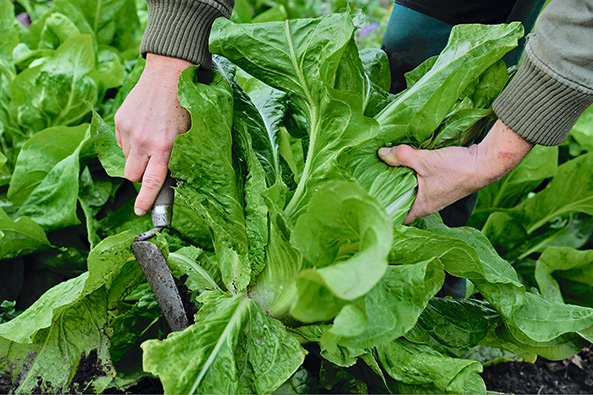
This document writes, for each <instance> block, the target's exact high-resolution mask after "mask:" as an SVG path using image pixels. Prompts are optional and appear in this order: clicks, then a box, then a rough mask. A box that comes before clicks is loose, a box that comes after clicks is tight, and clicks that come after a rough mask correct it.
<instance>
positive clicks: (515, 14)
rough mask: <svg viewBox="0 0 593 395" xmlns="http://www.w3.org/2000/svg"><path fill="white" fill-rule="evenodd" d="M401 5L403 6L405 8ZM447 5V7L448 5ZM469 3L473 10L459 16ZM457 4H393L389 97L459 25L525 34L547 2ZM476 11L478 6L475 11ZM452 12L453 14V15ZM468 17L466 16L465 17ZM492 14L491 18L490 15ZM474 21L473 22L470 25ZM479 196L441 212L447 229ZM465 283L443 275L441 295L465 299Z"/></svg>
mask: <svg viewBox="0 0 593 395" xmlns="http://www.w3.org/2000/svg"><path fill="white" fill-rule="evenodd" d="M399 3H403V4H406V5H405V6H404V5H402V4H399ZM448 3H450V4H448ZM465 3H466V4H467V8H468V9H470V11H471V12H466V13H463V12H459V10H460V8H461V11H463V7H464V6H465ZM465 3H464V2H463V1H460V0H438V2H435V0H416V1H412V0H407V1H405V0H396V2H395V5H394V7H393V11H392V13H391V18H390V19H389V23H388V24H387V28H386V30H385V35H384V36H383V42H382V45H381V48H382V49H383V50H384V51H385V52H386V53H387V56H388V58H389V65H390V68H391V93H397V92H400V91H402V90H404V89H405V88H406V81H405V78H404V74H405V73H407V72H408V71H411V70H413V69H414V68H416V67H417V66H418V65H420V63H422V62H423V61H425V60H426V59H428V58H429V57H431V56H435V55H438V54H439V53H440V52H441V51H442V50H443V48H445V46H446V45H447V40H448V38H449V34H450V33H451V29H452V28H453V26H454V25H455V24H458V23H503V22H512V21H519V22H521V23H523V26H524V27H525V31H526V32H530V31H531V30H532V29H533V26H534V24H535V20H536V19H537V16H538V15H539V13H540V11H541V9H542V7H543V5H544V3H545V0H516V1H514V2H512V1H511V2H510V3H509V2H508V1H507V2H506V3H505V4H507V6H508V10H510V11H508V14H507V11H505V12H503V13H493V12H491V7H492V4H494V3H492V2H491V0H488V2H485V3H483V4H484V6H483V8H484V13H483V15H482V14H481V13H480V9H479V2H470V1H467V2H465ZM476 4H478V6H476ZM476 7H477V8H476ZM450 10H455V13H453V12H452V11H451V13H448V12H449V11H450ZM468 15H470V16H469V17H468ZM490 15H493V17H492V18H494V19H489V16H490ZM456 18H457V19H456ZM472 18H475V20H473V21H472ZM524 45H525V40H524V39H523V40H521V41H520V42H519V45H518V46H517V48H515V49H514V50H513V51H511V52H509V53H508V54H507V55H506V56H505V58H504V60H505V62H506V64H507V66H508V67H510V66H513V65H516V64H518V63H519V61H520V59H521V56H522V54H523V48H524ZM476 200H477V193H474V194H472V195H470V196H467V197H465V198H463V199H461V200H459V201H457V202H455V203H454V204H452V205H451V206H449V207H446V208H445V209H443V210H442V211H441V212H440V214H441V217H442V218H443V222H444V223H445V224H447V225H448V226H451V227H457V226H465V225H466V224H467V221H468V219H469V217H470V215H471V213H472V211H473V209H474V207H475V204H476ZM465 290H466V280H465V279H462V278H457V277H454V276H450V275H447V278H446V281H445V285H444V286H443V289H442V290H441V296H447V295H448V296H453V297H459V298H462V297H465Z"/></svg>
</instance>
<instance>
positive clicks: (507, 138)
mask: <svg viewBox="0 0 593 395" xmlns="http://www.w3.org/2000/svg"><path fill="white" fill-rule="evenodd" d="M533 146H534V144H533V143H530V142H529V141H527V140H525V139H524V138H523V137H521V136H519V135H518V134H517V133H515V132H513V131H512V130H511V129H510V128H509V127H508V126H506V125H505V124H504V123H503V122H502V121H501V120H497V121H496V123H495V124H494V126H493V127H492V129H491V130H490V132H489V133H488V134H487V135H486V137H485V138H484V140H482V142H480V143H479V144H477V145H475V146H474V147H475V152H476V167H477V170H478V172H479V174H480V176H481V177H480V178H481V179H482V180H483V182H484V185H483V186H482V187H484V186H486V185H489V184H492V183H493V182H495V181H498V180H499V179H501V178H502V177H504V176H505V175H507V174H508V173H509V172H510V171H511V170H513V169H514V168H515V167H516V166H517V165H518V164H519V162H521V160H522V159H523V158H524V157H525V156H526V155H527V154H528V153H529V151H531V149H532V148H533Z"/></svg>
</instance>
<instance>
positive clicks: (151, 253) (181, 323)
mask: <svg viewBox="0 0 593 395" xmlns="http://www.w3.org/2000/svg"><path fill="white" fill-rule="evenodd" d="M174 185H175V180H173V178H171V176H169V175H168V176H167V179H166V180H165V183H164V184H163V187H162V188H161V190H160V191H159V194H158V196H157V198H156V200H155V202H154V205H153V206H152V210H151V217H152V224H153V226H154V229H152V230H149V231H148V232H145V233H142V234H141V235H139V236H138V237H136V239H134V242H133V243H132V252H133V253H134V255H135V256H136V260H137V261H138V263H139V264H140V267H141V268H142V271H143V272H144V275H145V276H146V280H148V284H150V288H152V292H154V296H155V297H156V300H157V302H158V304H159V307H160V308H161V312H162V313H163V315H164V316H165V318H166V320H167V322H168V323H169V327H171V330H172V331H173V332H177V331H182V330H184V329H185V328H187V327H188V326H189V322H188V319H187V315H186V314H185V309H184V308H183V303H182V302H181V296H180V295H179V290H178V289H177V286H176V285H175V282H174V281H173V275H172V274H171V270H170V269H169V266H168V265H167V261H166V260H165V257H164V256H163V253H162V252H161V250H160V249H159V248H158V247H157V246H156V245H155V244H154V243H152V242H150V241H149V240H150V239H151V238H152V237H154V236H156V232H161V231H162V230H163V229H164V228H168V227H169V226H171V219H172V216H173V200H174V197H175V191H174V190H173V188H172V187H173V186H174Z"/></svg>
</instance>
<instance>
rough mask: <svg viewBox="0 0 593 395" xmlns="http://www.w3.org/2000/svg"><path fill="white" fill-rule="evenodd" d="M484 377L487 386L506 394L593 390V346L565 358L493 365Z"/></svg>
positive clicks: (485, 369)
mask: <svg viewBox="0 0 593 395" xmlns="http://www.w3.org/2000/svg"><path fill="white" fill-rule="evenodd" d="M482 378H483V379H484V382H485V383H486V388H488V390H490V391H492V392H498V393H504V394H507V393H512V394H593V346H592V345H589V346H588V347H586V348H585V349H584V350H583V351H581V352H580V353H579V354H577V355H575V356H574V357H571V358H568V359H565V360H563V361H548V360H546V359H543V358H538V360H537V361H536V362H535V363H528V362H507V363H500V364H497V365H492V366H489V367H486V368H484V373H482Z"/></svg>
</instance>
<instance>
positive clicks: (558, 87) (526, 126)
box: [493, 0, 593, 145]
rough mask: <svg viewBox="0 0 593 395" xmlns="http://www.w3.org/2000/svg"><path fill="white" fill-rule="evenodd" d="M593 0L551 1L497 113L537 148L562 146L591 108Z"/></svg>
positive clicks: (500, 98)
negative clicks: (538, 145)
mask: <svg viewBox="0 0 593 395" xmlns="http://www.w3.org/2000/svg"><path fill="white" fill-rule="evenodd" d="M592 41H593V0H566V1H563V2H558V1H557V2H551V3H550V5H548V7H547V8H546V9H545V10H544V12H543V13H542V14H541V16H540V18H539V19H538V21H537V24H536V26H535V33H534V34H532V35H531V36H530V39H529V41H528V43H527V46H526V49H525V56H524V60H523V63H522V64H521V67H520V68H519V71H518V73H517V74H516V76H515V77H514V78H513V80H512V81H511V82H510V84H509V86H508V87H507V88H506V89H505V90H504V91H503V93H502V94H501V95H500V97H499V98H498V99H497V100H496V102H495V103H494V106H493V108H494V111H495V113H496V115H497V116H498V117H499V118H500V119H501V120H502V121H503V122H504V123H505V124H506V125H508V126H509V127H510V128H511V129H512V130H513V131H515V132H516V133H517V134H519V135H520V136H522V137H523V138H525V139H526V140H528V141H530V142H533V143H535V144H541V145H558V144H560V143H562V141H564V139H566V136H567V135H568V132H569V131H570V129H572V126H573V125H574V123H575V122H576V121H577V119H578V118H579V116H580V115H581V114H582V113H583V111H585V109H587V108H588V107H589V106H590V105H591V104H593V68H592V67H591V65H592V64H593V52H591V42H592Z"/></svg>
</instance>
